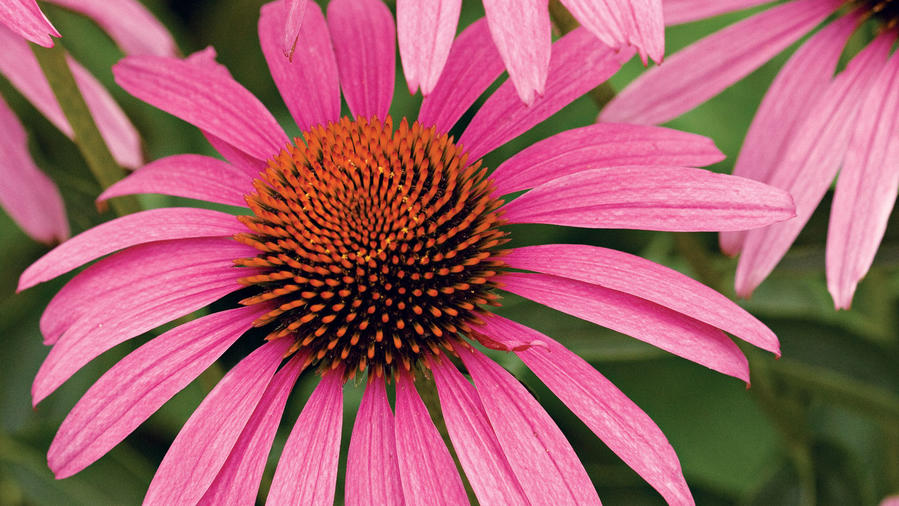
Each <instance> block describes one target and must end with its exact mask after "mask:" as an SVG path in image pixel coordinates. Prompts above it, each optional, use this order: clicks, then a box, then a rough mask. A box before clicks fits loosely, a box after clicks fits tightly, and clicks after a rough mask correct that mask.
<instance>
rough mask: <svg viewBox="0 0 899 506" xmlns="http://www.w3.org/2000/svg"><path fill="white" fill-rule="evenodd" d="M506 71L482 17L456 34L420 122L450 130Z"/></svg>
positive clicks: (419, 113)
mask: <svg viewBox="0 0 899 506" xmlns="http://www.w3.org/2000/svg"><path fill="white" fill-rule="evenodd" d="M502 71H503V60H502V59H501V58H500V57H499V52H497V50H496V46H494V45H493V42H492V40H491V39H490V30H489V29H488V28H487V21H486V20H484V19H483V18H482V19H479V20H477V21H475V22H474V23H472V24H471V25H469V26H468V28H466V29H465V30H463V31H462V33H461V34H459V36H458V37H456V40H455V41H454V42H453V46H452V48H451V49H450V53H449V56H448V57H447V60H446V67H444V69H443V73H442V74H441V75H440V80H438V81H437V85H436V86H435V87H434V90H433V92H432V93H431V94H430V95H428V96H426V97H425V98H424V100H422V102H421V110H420V111H419V112H418V121H420V122H421V123H422V124H423V125H424V126H430V125H434V126H436V127H437V131H438V132H443V133H446V132H449V131H450V129H451V128H452V127H453V125H454V124H455V123H456V121H458V120H459V118H461V117H462V115H463V114H464V113H465V111H466V110H467V109H468V108H469V107H471V105H472V104H474V101H475V100H477V99H478V97H479V96H481V94H482V93H484V91H485V90H486V89H487V87H488V86H490V84H491V83H493V81H496V78H497V77H499V75H500V74H501V73H502Z"/></svg>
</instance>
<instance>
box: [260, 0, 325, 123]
mask: <svg viewBox="0 0 899 506" xmlns="http://www.w3.org/2000/svg"><path fill="white" fill-rule="evenodd" d="M286 8H287V5H286V4H285V3H284V2H271V3H268V4H266V5H263V6H262V13H261V15H260V16H259V42H260V44H261V45H262V52H263V54H265V61H267V62H268V68H269V70H270V71H271V74H272V79H274V80H275V84H276V85H277V86H278V91H280V92H281V96H282V97H283V98H284V103H286V104H287V109H288V110H289V111H290V114H291V116H293V119H294V121H296V122H297V125H299V127H300V130H302V131H304V132H308V131H309V130H311V129H312V127H314V126H317V125H326V124H327V123H328V122H336V121H337V120H339V119H340V82H339V80H338V78H337V59H336V57H335V56H334V48H333V47H332V46H331V36H330V35H329V34H328V25H327V24H326V23H325V16H324V15H323V14H322V10H321V7H319V6H318V5H316V4H315V3H312V4H310V5H309V6H308V7H307V8H306V15H305V16H304V18H303V27H302V32H300V33H299V38H298V39H296V41H297V42H296V51H295V52H294V53H293V55H292V56H291V57H290V58H289V59H288V58H285V57H284V53H283V51H282V46H281V45H282V44H283V37H282V31H283V30H284V17H285V12H284V9H286Z"/></svg>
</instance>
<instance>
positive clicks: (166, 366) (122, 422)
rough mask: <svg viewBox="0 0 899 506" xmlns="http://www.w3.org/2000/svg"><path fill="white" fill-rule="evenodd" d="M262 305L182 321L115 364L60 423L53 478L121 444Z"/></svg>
mask: <svg viewBox="0 0 899 506" xmlns="http://www.w3.org/2000/svg"><path fill="white" fill-rule="evenodd" d="M265 309H266V308H264V307H263V308H255V307H249V308H239V309H232V310H229V311H223V312H221V313H215V314H211V315H209V316H205V317H203V318H199V319H197V320H194V321H192V322H189V323H185V324H184V325H181V326H178V327H175V328H174V329H172V330H170V331H168V332H166V333H165V334H162V335H161V336H159V337H157V338H155V339H153V340H151V341H150V342H148V343H147V344H145V345H143V346H141V347H140V348H138V349H137V350H136V351H134V352H132V353H131V354H129V355H128V356H127V357H125V358H124V359H122V360H121V361H120V362H119V363H117V364H116V365H115V366H114V367H113V368H112V369H110V370H109V371H108V372H107V373H106V374H104V375H103V376H102V377H101V378H100V379H99V380H97V382H96V383H94V385H93V386H91V388H90V389H89V390H88V391H87V393H85V394H84V396H83V397H82V398H81V400H80V401H78V403H77V404H76V405H75V407H74V408H72V411H70V412H69V414H68V416H66V419H65V420H64V421H63V422H62V425H60V426H59V430H58V431H57V432H56V437H54V438H53V443H52V444H51V445H50V450H49V451H48V452H47V461H48V463H49V465H50V469H51V470H53V474H54V475H55V476H56V478H57V479H62V478H66V477H68V476H71V475H73V474H75V473H77V472H79V471H81V470H82V469H84V468H85V467H87V466H89V465H90V464H92V463H93V462H94V461H96V460H97V459H98V458H100V457H101V456H103V455H105V454H106V452H108V451H109V450H111V449H112V448H113V447H114V446H116V445H117V444H119V443H120V442H121V441H122V440H123V439H125V437H126V436H128V434H130V433H131V432H132V431H134V429H135V428H137V426H138V425H140V424H141V423H143V422H144V420H146V419H147V418H148V417H149V416H150V415H152V414H153V413H154V412H156V410H157V409H159V408H160V407H161V406H162V405H163V404H165V403H166V402H167V401H168V400H169V399H171V398H172V397H173V396H174V395H175V394H176V393H178V392H180V391H181V389H183V388H184V387H186V386H187V385H188V384H189V383H190V382H191V381H193V380H194V378H196V377H197V376H198V375H199V374H200V373H201V372H203V371H204V370H205V369H206V368H207V367H209V366H210V365H211V364H212V363H213V362H215V360H216V359H218V357H219V356H221V354H222V353H224V352H225V350H226V349H228V348H229V347H230V346H231V345H232V344H233V343H234V342H235V341H237V338H238V337H240V335H241V334H243V332H244V331H246V330H247V329H249V328H250V326H251V324H252V322H253V320H254V319H256V318H257V317H259V316H261V315H262V314H263V313H264V312H265Z"/></svg>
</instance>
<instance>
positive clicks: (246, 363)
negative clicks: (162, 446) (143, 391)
mask: <svg viewBox="0 0 899 506" xmlns="http://www.w3.org/2000/svg"><path fill="white" fill-rule="evenodd" d="M291 344H293V340H291V339H276V340H274V341H269V342H266V343H265V344H263V345H262V346H260V347H259V348H258V349H256V351H254V352H253V353H251V354H250V355H249V356H247V357H246V358H244V359H243V360H241V361H240V363H238V364H237V365H236V366H234V368H233V369H231V370H230V371H228V374H226V375H225V377H224V378H222V380H221V381H219V383H218V384H217V385H216V386H215V388H213V389H212V392H210V393H209V395H207V396H206V398H205V399H203V402H202V403H201V404H200V406H199V407H198V408H197V409H196V411H194V413H193V415H191V417H190V419H188V420H187V423H185V424H184V427H182V428H181V432H179V433H178V436H177V437H175V441H174V442H172V446H170V447H169V450H168V452H166V454H165V458H163V459H162V463H161V464H159V468H158V469H157V470H156V475H155V476H153V481H152V482H151V483H150V489H149V490H147V495H146V497H144V504H146V505H156V504H159V505H168V504H196V503H197V501H199V500H200V499H201V498H202V497H203V494H204V493H205V492H206V490H207V489H208V488H209V485H210V484H212V482H213V480H214V479H215V477H216V475H218V473H219V470H220V469H221V468H222V465H223V464H224V463H225V462H226V461H227V459H228V455H229V454H230V453H231V449H232V448H234V444H235V443H236V442H237V440H238V439H239V438H240V434H241V432H243V429H244V427H246V425H247V421H248V420H249V419H250V417H251V416H252V414H253V411H254V410H255V409H256V406H257V405H258V404H259V400H260V399H261V398H262V396H263V394H264V393H265V390H266V388H267V387H268V384H269V382H270V381H271V379H272V376H274V375H275V371H276V370H277V369H278V365H279V364H280V363H281V359H282V357H283V356H284V353H285V352H286V351H287V349H288V348H289V347H290V345H291Z"/></svg>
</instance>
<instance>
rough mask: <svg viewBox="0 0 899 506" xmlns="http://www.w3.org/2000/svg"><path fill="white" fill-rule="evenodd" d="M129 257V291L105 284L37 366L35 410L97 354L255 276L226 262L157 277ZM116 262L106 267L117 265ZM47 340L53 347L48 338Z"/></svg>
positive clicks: (145, 248)
mask: <svg viewBox="0 0 899 506" xmlns="http://www.w3.org/2000/svg"><path fill="white" fill-rule="evenodd" d="M179 242H184V241H179ZM150 246H156V245H155V244H154V245H147V246H140V247H138V248H140V249H141V250H143V251H145V252H147V253H150V251H149V247H150ZM164 246H165V247H167V249H170V250H171V251H172V252H177V251H178V250H179V249H182V248H181V245H174V244H171V245H170V244H166V245H164ZM183 249H187V248H183ZM127 253H130V251H126V252H123V254H120V255H121V256H122V257H124V259H123V260H121V267H126V266H130V267H131V268H132V269H137V270H138V272H140V274H138V275H132V276H127V277H126V278H125V279H126V280H133V283H132V284H131V285H124V284H120V283H119V282H118V281H117V280H116V281H107V283H106V284H107V286H104V287H102V288H104V289H105V290H106V291H105V292H104V293H102V294H101V295H98V296H97V297H96V298H95V299H91V300H90V301H87V302H85V304H87V307H86V308H84V309H83V310H82V311H83V312H82V313H81V314H80V316H78V317H77V318H76V319H74V321H73V322H72V324H71V325H69V326H68V327H67V328H65V332H64V333H63V334H62V335H61V336H60V337H59V338H58V340H57V341H56V343H55V344H54V346H53V348H52V349H51V350H50V354H49V355H48V356H47V359H46V360H45V361H44V363H43V364H42V365H41V368H40V370H39V371H38V373H37V376H36V377H35V379H34V384H33V385H32V389H31V395H32V399H33V402H34V404H37V403H38V402H40V401H41V400H42V399H44V398H45V397H46V396H47V395H49V394H50V393H52V392H53V391H54V390H55V389H56V388H57V387H58V386H59V385H61V384H62V383H64V382H65V381H66V380H67V379H68V378H69V377H70V376H71V375H72V374H74V373H75V372H76V371H78V369H80V368H81V367H82V366H84V365H85V364H87V363H88V362H90V361H91V360H93V359H94V358H96V357H97V356H98V355H100V354H101V353H103V352H105V351H107V350H109V349H110V348H112V347H114V346H116V345H118V344H119V343H122V342H124V341H126V340H128V339H131V338H133V337H136V336H139V335H140V334H143V333H144V332H147V331H149V330H152V329H154V328H156V327H158V326H159V325H162V324H164V323H167V322H169V321H172V320H174V319H175V318H178V317H181V316H184V315H186V314H189V313H191V312H193V311H196V310H197V309H200V308H202V307H204V306H206V305H208V304H210V303H212V302H214V301H216V300H218V299H219V298H221V297H223V296H225V295H227V294H229V293H231V292H233V291H235V290H238V289H240V288H241V285H240V284H239V283H238V282H237V280H238V279H239V278H240V277H242V276H246V275H248V274H253V271H248V270H246V269H238V268H235V267H233V266H231V265H228V263H226V262H221V261H213V262H209V263H205V264H198V265H196V266H189V267H182V268H181V269H178V270H177V271H175V272H173V271H163V272H160V273H159V275H158V276H156V272H155V271H152V270H147V271H141V270H140V269H141V266H140V263H139V262H137V264H138V265H136V266H135V262H134V257H135V255H128V254H127ZM139 253H140V251H139ZM152 253H153V256H150V255H147V257H148V260H149V261H152V263H153V267H156V266H158V264H159V262H158V261H157V258H156V255H157V254H159V253H160V250H159V248H157V249H156V250H155V251H153V252H152ZM162 253H165V251H164V250H163V251H162ZM118 256H119V255H116V256H114V257H110V258H109V259H108V260H105V261H104V262H108V263H118V262H119V258H117V257H118ZM139 258H140V257H139V256H138V259H139ZM223 263H224V265H222V264H223ZM104 267H105V266H104ZM119 267H120V266H116V269H113V271H116V270H117V271H119V272H122V271H124V270H125V269H123V268H119ZM48 340H49V341H51V342H52V337H51V338H49V339H48Z"/></svg>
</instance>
